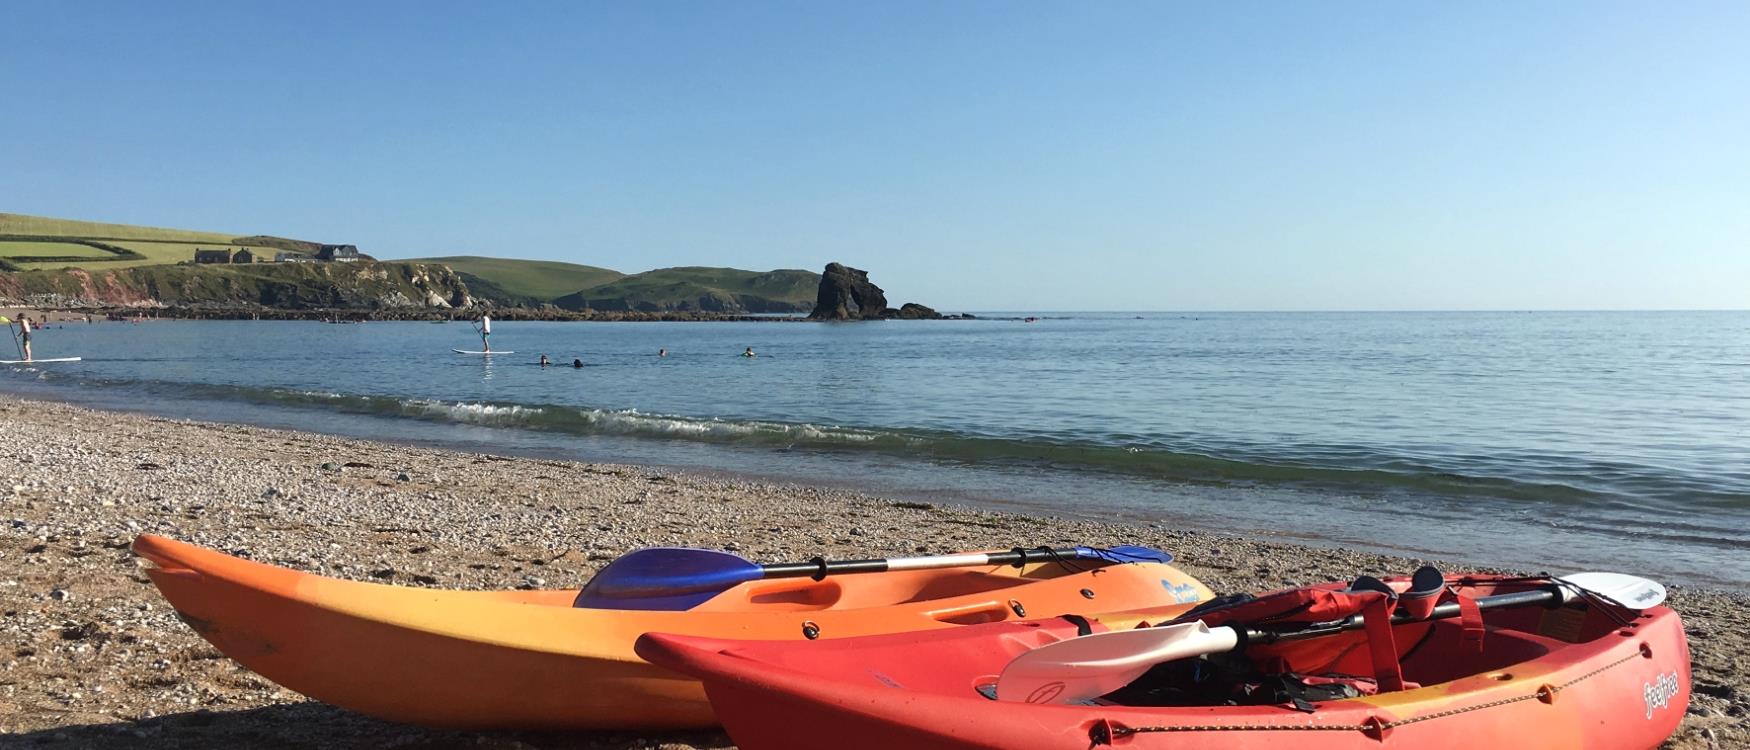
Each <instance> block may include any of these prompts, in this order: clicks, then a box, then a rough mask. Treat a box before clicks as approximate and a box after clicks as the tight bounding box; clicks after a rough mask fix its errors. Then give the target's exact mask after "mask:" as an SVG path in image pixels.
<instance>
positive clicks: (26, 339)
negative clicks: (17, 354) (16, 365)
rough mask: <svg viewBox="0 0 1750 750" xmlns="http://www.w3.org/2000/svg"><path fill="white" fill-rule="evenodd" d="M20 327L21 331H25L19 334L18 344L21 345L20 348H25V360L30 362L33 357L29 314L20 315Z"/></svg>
mask: <svg viewBox="0 0 1750 750" xmlns="http://www.w3.org/2000/svg"><path fill="white" fill-rule="evenodd" d="M18 329H19V330H20V331H23V333H22V334H20V336H19V339H18V346H19V348H21V349H23V350H24V361H26V362H29V361H30V359H31V357H30V316H29V315H20V316H18Z"/></svg>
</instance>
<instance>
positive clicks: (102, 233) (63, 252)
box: [0, 213, 315, 271]
mask: <svg viewBox="0 0 1750 750" xmlns="http://www.w3.org/2000/svg"><path fill="white" fill-rule="evenodd" d="M9 237H10V238H13V239H7V238H9ZM54 237H66V238H69V239H80V240H92V241H95V242H99V243H102V244H104V245H110V246H114V247H119V248H123V249H126V250H131V251H133V252H135V253H138V254H139V255H141V256H143V257H139V258H129V257H121V256H117V255H116V254H115V253H110V252H105V251H104V250H103V249H102V248H97V247H92V246H90V245H84V244H79V243H77V242H55V241H53V240H52V239H49V238H54ZM239 240H241V242H240V241H239ZM267 242H272V243H274V245H275V246H269V245H267V244H265V243H267ZM280 246H283V247H294V248H296V249H300V250H301V249H303V247H304V246H310V247H315V245H314V243H307V242H301V241H298V240H281V239H278V238H271V237H233V236H231V235H227V234H219V233H217V232H193V231H189V230H186V229H162V228H159V227H137V226H133V225H129V224H104V223H101V222H95V221H73V220H71V219H52V218H47V217H43V216H26V215H24V214H5V213H0V261H5V262H6V264H8V265H10V266H11V267H14V268H17V269H19V270H24V271H52V270H59V269H64V268H83V269H87V270H114V269H121V268H136V267H139V266H156V265H168V264H174V263H182V262H184V261H191V260H194V251H195V250H197V249H199V250H218V249H226V250H231V251H236V250H239V249H243V248H248V249H249V251H250V252H253V253H255V256H256V258H257V259H258V260H260V259H263V258H265V259H268V260H272V259H273V256H274V254H275V253H276V252H279V250H280V249H281V247H280ZM32 258H56V260H47V261H33V260H31V259H32Z"/></svg>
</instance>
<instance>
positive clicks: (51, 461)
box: [0, 396, 1750, 749]
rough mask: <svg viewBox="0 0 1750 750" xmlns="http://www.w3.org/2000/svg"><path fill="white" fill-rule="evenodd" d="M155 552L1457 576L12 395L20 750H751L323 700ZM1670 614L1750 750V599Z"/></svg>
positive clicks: (1709, 595)
mask: <svg viewBox="0 0 1750 750" xmlns="http://www.w3.org/2000/svg"><path fill="white" fill-rule="evenodd" d="M143 533H155V534H162V535H165V536H169V537H173V538H176V539H181V540H185V541H190V542H194V543H198V544H202V545H206V546H210V547H214V548H217V549H220V550H224V551H227V552H231V553H233V554H242V555H245V556H248V557H251V558H253V559H256V560H260V561H263V562H268V563H273V564H277V565H283V566H287V567H292V568H296V569H300V570H307V571H312V572H317V573H321V574H323V575H329V576H335V577H341V578H350V579H357V580H370V581H377V582H388V583H395V584H400V585H408V586H431V587H443V588H460V589H501V588H515V587H536V588H568V587H576V586H580V585H582V583H583V582H585V581H586V580H588V578H589V577H590V575H591V574H592V573H593V572H594V571H595V570H596V569H598V568H599V567H601V566H602V565H605V564H606V562H607V561H609V560H612V559H614V558H615V557H616V556H618V555H620V554H622V553H624V552H627V551H629V550H633V549H637V548H640V547H647V546H658V545H672V546H697V547H710V548H719V549H727V550H732V551H734V552H736V553H737V554H740V555H743V556H745V557H747V558H749V559H752V560H757V561H796V560H806V559H808V558H811V557H813V556H815V555H823V556H826V557H829V558H856V557H872V556H881V555H890V554H919V553H934V552H949V551H959V550H966V549H981V548H1004V549H1006V548H1009V547H1014V546H1017V545H1020V546H1029V547H1030V546H1037V545H1042V544H1043V545H1059V544H1093V545H1109V544H1119V543H1136V544H1145V545H1149V546H1155V547H1159V548H1162V549H1167V550H1170V551H1172V552H1174V553H1175V554H1176V555H1178V557H1179V561H1178V564H1179V565H1180V566H1181V567H1183V568H1184V569H1185V570H1186V571H1187V572H1189V573H1190V574H1192V575H1194V576H1197V577H1198V578H1200V579H1202V580H1203V581H1204V582H1205V583H1207V584H1208V585H1209V586H1210V587H1211V588H1213V589H1215V590H1217V591H1218V592H1229V591H1251V590H1259V589H1271V588H1280V587H1282V586H1285V585H1294V584H1307V583H1314V582H1320V581H1326V580H1337V579H1350V578H1353V577H1354V576H1355V575H1356V574H1358V573H1373V574H1382V573H1385V574H1392V573H1406V572H1408V571H1410V570H1412V569H1414V568H1415V567H1416V566H1417V565H1420V564H1422V563H1424V562H1434V563H1436V564H1440V562H1439V561H1422V560H1414V559H1408V558H1399V557H1389V556H1382V555H1376V554H1372V553H1366V552H1358V551H1354V550H1347V549H1339V548H1324V547H1306V546H1296V545H1290V544H1282V543H1275V542H1267V541H1261V540H1256V539H1248V538H1242V537H1235V536H1225V535H1220V534H1210V533H1201V532H1191V531H1185V530H1178V529H1172V528H1163V527H1159V526H1148V525H1141V526H1139V525H1127V524H1104V523H1098V522H1090V521H1074V520H1063V519H1056V518H1050V517H1039V516H1028V515H1019V514H1012V513H1001V512H992V511H987V510H978V509H971V508H961V507H955V506H949V505H938V504H931V503H920V502H915V501H896V500H892V499H887V498H881V497H875V496H869V495H864V494H859V493H856V492H852V491H847V490H841V489H832V488H822V487H811V486H801V485H793V484H783V483H773V482H767V481H761V480H757V479H744V478H726V477H721V476H715V475H702V474H695V473H691V472H687V471H681V470H675V469H667V468H650V467H638V466H625V465H611V464H592V463H579V462H568V461H554V460H544V459H530V458H516V457H506V456H495V455H484V454H475V453H465V452H456V451H447V450H437V449H431V448H423V447H412V446H406V445H399V444H390V443H381V442H370V441H361V440H353V439H343V438H337V437H330V436H324V435H320V434H313V433H304V432H291V431H284V430H273V429H263V428H256V427H249V426H240V425H231V424H220V423H207V422H190V421H181V420H171V419H164V418H159V417H153V416H144V415H137V414H130V413H121V412H106V411H95V410H90V409H85V408H80V407H74V406H68V405H64V404H58V403H52V402H42V401H27V400H22V399H18V398H14V397H10V396H0V663H3V664H4V669H3V670H0V747H67V748H74V747H79V748H86V747H98V748H109V747H114V748H123V747H126V748H231V747H299V748H303V747H311V748H314V747H369V748H450V747H455V748H463V747H468V748H478V747H485V748H676V749H679V748H728V747H733V744H732V743H731V742H730V741H729V739H728V738H727V737H725V736H723V735H721V734H718V733H711V732H707V733H693V734H591V735H575V734H573V735H530V734H517V733H454V732H435V731H428V730H423V729H420V728H417V727H410V726H405V725H399V724H392V723H387V722H382V721H377V720H374V719H370V718H368V717H363V716H360V715H357V714H353V713H350V712H347V711H343V710H340V709H336V708H332V707H329V706H326V705H323V704H321V703H318V702H314V701H310V700H308V699H305V698H303V697H302V696H300V695H298V694H296V693H293V692H290V691H287V690H284V689H282V688H280V687H278V686H276V685H274V684H272V683H271V682H268V681H266V680H264V679H262V678H260V677H258V676H256V675H254V674H252V673H250V672H249V671H247V670H245V669H243V668H242V667H240V666H238V665H236V664H235V663H233V662H231V661H230V660H229V659H227V658H225V657H224V656H222V655H221V654H219V653H218V652H217V651H216V650H215V649H213V648H212V647H211V646H210V645H208V644H207V643H206V642H205V641H204V640H202V639H201V638H199V637H198V636H197V635H196V634H195V633H194V632H193V631H192V630H191V629H189V628H188V626H186V625H185V624H183V623H182V622H181V621H179V620H178V619H177V617H176V615H175V613H174V612H173V611H172V610H171V609H170V608H169V607H168V605H166V604H165V603H164V601H163V599H162V598H160V597H159V596H158V594H157V592H156V590H155V589H154V588H153V587H152V586H151V584H150V583H149V582H148V580H147V579H146V577H145V575H144V574H143V573H142V571H141V565H142V563H141V562H140V561H139V560H138V559H137V558H136V557H135V556H134V555H133V554H132V553H130V552H129V550H128V545H129V543H130V542H131V541H132V540H133V538H134V537H135V536H137V535H139V534H143ZM1442 567H1443V568H1446V569H1449V570H1459V569H1462V566H1459V565H1453V564H1442ZM1671 604H1672V606H1673V607H1674V608H1675V609H1676V610H1677V611H1678V612H1679V613H1680V614H1681V615H1682V616H1683V617H1684V619H1685V621H1686V623H1687V627H1688V634H1689V638H1690V648H1691V651H1692V654H1693V659H1694V683H1695V690H1694V695H1692V696H1690V708H1689V715H1688V717H1687V718H1686V720H1685V722H1684V724H1683V727H1682V729H1681V730H1680V732H1679V734H1678V735H1677V736H1676V737H1674V738H1673V739H1672V740H1671V741H1670V742H1669V743H1667V745H1666V746H1667V747H1671V748H1686V749H1688V748H1695V749H1699V748H1739V747H1750V657H1746V656H1745V653H1746V651H1747V646H1750V643H1747V639H1746V638H1745V636H1744V631H1743V629H1744V627H1745V624H1746V623H1750V597H1747V596H1746V595H1744V594H1742V593H1736V592H1726V591H1715V590H1704V589H1696V588H1678V587H1674V588H1673V592H1672V598H1671Z"/></svg>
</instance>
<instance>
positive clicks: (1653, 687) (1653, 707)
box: [1641, 672, 1679, 719]
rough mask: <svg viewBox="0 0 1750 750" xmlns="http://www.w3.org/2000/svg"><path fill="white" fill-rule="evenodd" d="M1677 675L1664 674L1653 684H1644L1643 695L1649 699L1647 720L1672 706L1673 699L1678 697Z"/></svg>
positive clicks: (1642, 687) (1642, 686) (1673, 673)
mask: <svg viewBox="0 0 1750 750" xmlns="http://www.w3.org/2000/svg"><path fill="white" fill-rule="evenodd" d="M1678 690H1679V688H1678V686H1677V673H1676V672H1672V673H1670V674H1662V675H1659V676H1658V677H1656V678H1654V679H1653V681H1652V682H1648V683H1642V685H1641V695H1642V696H1643V697H1645V698H1646V699H1647V718H1649V719H1651V718H1653V712H1654V711H1657V710H1660V709H1663V708H1665V707H1667V706H1670V705H1671V699H1672V698H1675V697H1677V691H1678Z"/></svg>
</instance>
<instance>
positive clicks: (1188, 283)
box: [0, 0, 1750, 309]
mask: <svg viewBox="0 0 1750 750" xmlns="http://www.w3.org/2000/svg"><path fill="white" fill-rule="evenodd" d="M0 211H12V212H19V213H32V214H42V215H50V216H61V217H68V218H84V219H93V220H102V221H119V222H127V223H139V224H152V225H159V226H175V227H183V228H190V229H209V230H217V231H234V232H239V233H270V234H280V235H288V236H293V237H300V238H307V239H315V240H322V241H329V242H352V243H357V244H358V245H360V246H361V247H362V248H364V249H365V250H366V251H367V252H372V253H375V254H377V255H379V256H381V257H385V258H395V257H410V256H416V255H439V254H460V253H470V254H487V255H503V256H515V257H525V258H543V259H555V260H567V261H575V262H580V263H589V264H594V265H603V266H609V267H613V268H618V269H622V270H642V269H646V268H652V267H659V266H671V265H730V266H738V267H743V268H756V269H767V268H780V267H781V268H810V269H818V268H819V267H820V266H821V265H823V264H825V263H826V262H827V261H830V260H840V261H844V262H847V263H850V264H852V265H856V266H859V267H862V268H866V269H868V270H870V271H871V272H872V276H873V278H874V279H875V281H876V282H877V283H880V284H882V285H883V286H884V287H886V288H887V289H888V290H889V292H890V293H891V296H892V297H893V298H895V302H898V301H909V300H916V301H921V302H926V303H930V304H934V305H936V306H938V307H943V308H949V309H1403V308H1410V309H1469V308H1690V307H1703V308H1707V307H1732V308H1743V307H1750V3H1746V2H1742V0H1729V1H1727V2H1683V3H1648V2H1620V3H1619V2H1537V3H1522V2H1513V3H1509V2H1501V3H1398V2H1390V3H1344V4H1338V3H1246V4H1219V3H1206V4H1203V5H1201V6H1192V5H1190V4H1183V3H1166V2H1146V3H1137V4H1122V3H1107V2H1102V3H1070V2H1063V3H1054V4H1043V3H1031V2H1006V1H1005V2H918V3H908V2H875V3H849V2H814V1H812V0H811V1H808V2H794V3H763V2H748V3H741V2H735V3H705V2H689V3H663V2H626V3H617V4H612V5H607V4H583V3H570V2H566V3H551V4H536V3H511V4H502V3H484V2H482V3H471V4H451V3H429V2H380V1H373V2H346V3H339V2H295V3H293V2H243V3H237V2H202V3H192V2H150V3H144V2H131V1H130V2H117V3H96V2H30V3H24V2H17V3H7V4H6V5H5V8H4V13H3V16H0Z"/></svg>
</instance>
